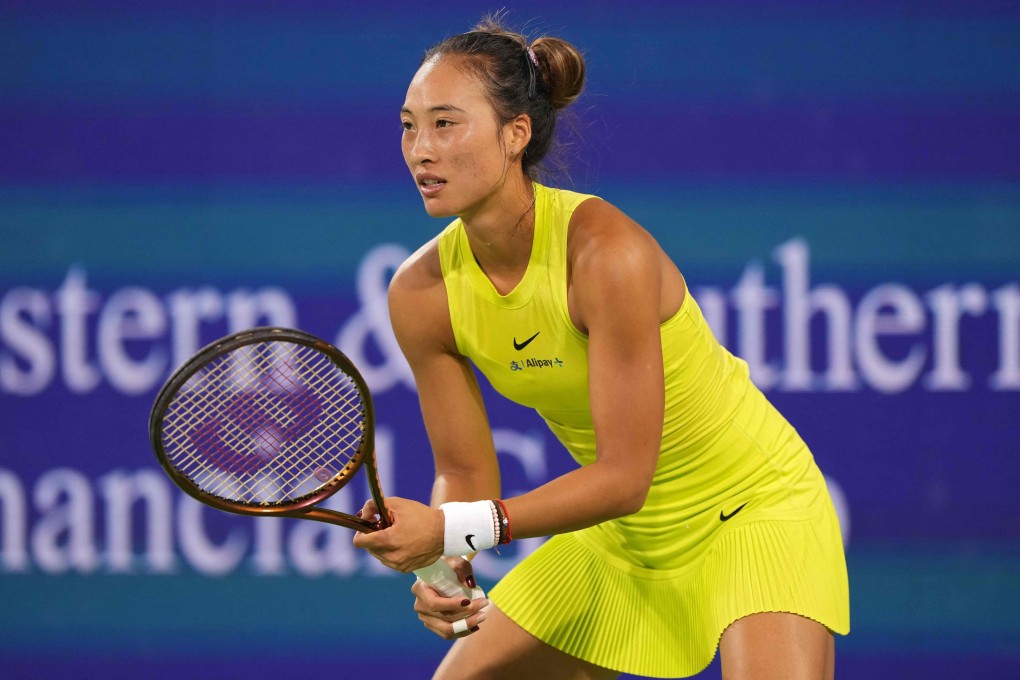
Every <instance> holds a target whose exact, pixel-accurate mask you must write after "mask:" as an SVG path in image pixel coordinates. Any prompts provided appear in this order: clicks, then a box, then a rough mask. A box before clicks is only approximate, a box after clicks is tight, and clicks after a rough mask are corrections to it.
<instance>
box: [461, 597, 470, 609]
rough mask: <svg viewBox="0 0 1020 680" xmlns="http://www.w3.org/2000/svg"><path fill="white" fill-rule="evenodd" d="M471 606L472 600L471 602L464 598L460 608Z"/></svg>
mask: <svg viewBox="0 0 1020 680" xmlns="http://www.w3.org/2000/svg"><path fill="white" fill-rule="evenodd" d="M469 604H471V600H469V599H467V598H464V599H463V600H461V601H460V606H461V607H466V606H468V605H469Z"/></svg>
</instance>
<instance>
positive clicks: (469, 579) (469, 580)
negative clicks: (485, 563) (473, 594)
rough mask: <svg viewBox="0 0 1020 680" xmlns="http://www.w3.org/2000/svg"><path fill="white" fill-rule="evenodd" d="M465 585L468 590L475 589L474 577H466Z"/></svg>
mask: <svg viewBox="0 0 1020 680" xmlns="http://www.w3.org/2000/svg"><path fill="white" fill-rule="evenodd" d="M467 584H468V588H474V587H475V577H474V576H468V577H467Z"/></svg>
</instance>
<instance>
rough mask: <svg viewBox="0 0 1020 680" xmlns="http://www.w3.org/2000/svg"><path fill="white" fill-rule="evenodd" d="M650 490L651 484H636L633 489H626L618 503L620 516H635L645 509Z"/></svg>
mask: <svg viewBox="0 0 1020 680" xmlns="http://www.w3.org/2000/svg"><path fill="white" fill-rule="evenodd" d="M649 488H650V485H649V484H635V485H633V487H632V488H630V489H625V490H624V493H623V494H621V497H620V499H619V501H618V502H617V509H618V511H619V516H620V517H626V516H627V515H633V514H634V513H635V512H638V511H639V510H641V508H643V507H645V501H646V500H647V499H648V489H649Z"/></svg>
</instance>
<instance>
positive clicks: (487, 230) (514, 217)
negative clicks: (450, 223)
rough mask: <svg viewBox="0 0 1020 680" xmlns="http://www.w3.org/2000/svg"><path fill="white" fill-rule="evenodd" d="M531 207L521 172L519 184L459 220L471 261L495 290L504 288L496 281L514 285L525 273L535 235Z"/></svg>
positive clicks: (529, 192)
mask: <svg viewBox="0 0 1020 680" xmlns="http://www.w3.org/2000/svg"><path fill="white" fill-rule="evenodd" d="M508 185H509V182H508ZM534 208H535V191H534V187H533V186H532V184H531V180H530V179H528V178H527V177H525V176H524V175H523V173H522V174H521V180H520V181H518V182H515V183H514V185H510V186H505V187H503V189H502V190H501V191H499V192H496V193H495V194H493V195H492V196H490V197H489V200H487V201H486V202H485V203H484V204H483V205H482V206H479V208H478V209H477V210H475V211H473V212H472V213H471V214H467V215H464V216H462V217H461V219H462V221H463V222H464V228H465V230H466V231H467V235H468V242H469V243H470V244H471V251H472V253H473V254H474V256H475V260H476V261H477V262H478V265H479V266H480V267H481V268H482V271H484V272H485V273H486V275H487V276H489V278H490V279H491V280H492V281H493V284H494V285H496V287H497V289H502V288H504V287H505V285H506V284H504V285H500V283H499V282H498V281H497V279H498V280H500V281H512V282H513V283H514V285H516V281H519V280H520V278H521V277H523V276H524V272H525V271H526V270H527V267H528V261H529V260H530V259H531V246H532V241H533V237H534V233H535V209H534ZM511 288H512V286H511Z"/></svg>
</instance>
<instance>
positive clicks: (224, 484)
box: [149, 328, 485, 599]
mask: <svg viewBox="0 0 1020 680" xmlns="http://www.w3.org/2000/svg"><path fill="white" fill-rule="evenodd" d="M374 433H375V419H374V412H373V409H372V397H371V395H370V394H369V391H368V386H367V384H366V383H365V381H364V379H363V378H362V377H361V374H360V373H358V370H357V368H355V367H354V364H353V363H352V362H351V361H350V359H348V358H347V357H346V356H344V354H343V353H341V352H340V350H338V349H336V348H335V347H333V346H332V345H330V344H329V343H327V342H325V341H323V340H320V339H319V338H316V337H315V336H313V335H309V334H308V333H305V332H302V331H298V330H292V329H287V328H254V329H251V330H246V331H242V332H240V333H234V334H232V335H228V336H227V337H225V338H222V339H220V340H217V341H216V342H213V343H212V344H210V345H207V346H206V347H204V348H203V349H201V350H200V351H199V352H198V353H197V354H195V356H193V357H192V358H191V359H189V360H188V361H187V362H185V363H184V365H182V366H181V367H180V368H179V369H177V370H176V371H175V372H174V373H173V375H171V376H170V378H169V379H168V380H167V382H166V384H165V385H163V388H162V389H161V390H160V392H159V394H158V395H157V397H156V401H155V403H154V404H153V407H152V412H151V413H150V414H149V438H150V440H151V442H152V446H153V448H154V449H155V451H156V457H157V458H159V462H160V464H161V465H162V466H163V469H164V470H165V471H166V473H167V474H168V475H169V476H170V478H171V479H172V480H173V481H174V482H175V483H176V484H177V486H179V487H180V488H181V489H183V490H184V491H185V492H187V493H188V494H189V495H191V496H193V497H194V498H196V499H198V500H199V501H201V502H202V503H205V504H206V505H209V506H212V507H214V508H217V509H219V510H224V511H226V512H232V513H237V514H241V515H260V516H276V517H297V518H301V519H310V520H315V521H318V522H328V523H330V524H337V525H340V526H344V527H347V528H349V529H354V530H355V531H362V532H370V531H376V530H378V529H382V528H384V527H385V526H387V524H388V517H389V515H388V513H387V512H386V504H385V499H384V498H383V494H382V490H381V488H380V484H379V473H378V470H377V469H376V465H375V450H374ZM362 467H364V468H365V471H366V472H367V474H368V486H369V489H370V490H371V494H372V498H373V499H374V500H375V503H376V506H377V507H378V508H379V515H380V517H381V519H380V521H379V522H374V521H372V520H370V519H367V518H362V517H356V516H354V515H349V514H347V513H344V512H339V511H336V510H330V509H327V508H320V507H316V506H317V505H318V504H319V503H321V502H322V501H324V500H326V499H327V498H329V497H330V496H332V495H333V494H334V493H336V492H337V491H339V490H340V489H342V488H343V487H344V486H345V485H346V484H347V482H349V481H350V480H351V478H353V477H354V475H355V474H356V473H357V472H358V470H359V469H360V468H362ZM414 573H415V574H416V575H417V576H418V577H419V578H421V579H422V580H423V581H425V582H426V583H428V584H429V585H430V586H432V587H433V588H435V589H436V591H437V592H439V593H440V594H441V595H444V596H446V597H454V596H458V595H464V596H466V597H469V598H470V599H475V598H478V597H484V596H485V595H484V593H483V592H482V591H481V589H479V588H474V589H469V588H466V587H464V586H463V585H461V584H460V582H459V581H458V580H457V575H456V573H455V572H454V571H453V569H452V568H451V567H450V566H449V565H448V564H447V563H446V562H445V561H444V560H442V559H440V560H438V561H437V562H435V563H434V564H432V565H430V566H428V567H425V568H423V569H419V570H417V571H415V572H414Z"/></svg>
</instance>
